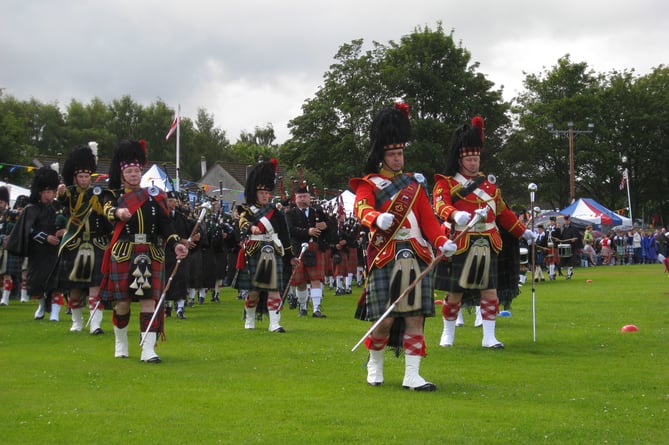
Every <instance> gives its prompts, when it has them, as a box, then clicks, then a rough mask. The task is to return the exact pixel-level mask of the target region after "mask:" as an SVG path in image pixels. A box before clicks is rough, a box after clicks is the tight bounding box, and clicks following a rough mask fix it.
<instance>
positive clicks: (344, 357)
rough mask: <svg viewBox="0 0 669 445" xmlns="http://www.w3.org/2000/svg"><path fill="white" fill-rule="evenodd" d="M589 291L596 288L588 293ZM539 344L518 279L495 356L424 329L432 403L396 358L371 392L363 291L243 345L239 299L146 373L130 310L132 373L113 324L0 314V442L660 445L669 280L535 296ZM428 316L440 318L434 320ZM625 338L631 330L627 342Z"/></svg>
mask: <svg viewBox="0 0 669 445" xmlns="http://www.w3.org/2000/svg"><path fill="white" fill-rule="evenodd" d="M589 279H591V280H592V282H591V283H587V282H586V280H589ZM535 289H536V291H535V299H536V320H537V324H536V337H537V339H536V342H535V341H533V332H532V289H531V284H530V283H529V282H528V283H527V284H526V285H525V286H524V287H523V289H522V294H521V295H520V296H519V297H518V298H517V299H516V300H515V301H514V304H513V308H512V310H511V312H512V316H511V317H504V318H499V319H498V324H497V326H498V328H497V337H498V338H499V339H500V340H502V341H503V342H504V343H505V344H506V349H505V350H495V351H494V350H484V349H482V348H481V331H480V329H479V328H474V327H473V320H474V317H473V314H465V320H466V326H465V327H460V328H457V331H456V342H455V346H454V347H453V348H448V349H444V348H440V347H439V346H438V343H439V336H440V333H441V328H442V323H441V319H440V318H433V319H428V321H427V325H426V340H427V345H428V355H427V357H426V358H425V359H424V360H423V364H422V367H421V374H422V375H423V376H424V377H425V378H426V379H428V380H430V381H432V382H434V383H436V384H437V386H438V390H437V391H436V392H433V393H416V392H410V391H406V390H403V389H402V387H401V384H402V377H403V372H404V360H403V358H395V357H394V356H392V354H391V353H387V356H386V367H385V385H384V386H381V387H369V386H367V384H366V381H365V378H366V370H365V368H364V364H365V361H366V356H367V353H366V350H365V348H364V346H362V347H361V348H359V349H358V350H357V351H356V352H351V348H352V347H353V345H355V343H356V342H357V341H358V340H359V339H360V337H361V336H362V335H363V334H364V333H365V331H366V330H367V329H368V327H369V325H368V324H367V323H363V322H360V321H357V320H355V319H353V313H354V310H355V302H356V300H357V297H358V296H357V295H356V293H357V290H355V291H354V294H353V295H346V296H335V295H334V292H333V291H327V290H326V295H325V301H324V312H325V313H326V314H327V315H328V318H327V319H324V320H321V319H314V318H311V317H305V318H298V316H297V312H296V311H294V310H289V309H288V308H286V309H285V310H284V312H283V320H282V324H283V325H284V327H285V328H286V330H287V331H288V332H287V333H285V334H274V333H269V332H267V330H266V329H267V320H266V319H265V320H263V321H262V322H260V323H258V327H257V329H256V330H254V331H245V330H244V329H243V322H242V320H241V314H242V302H241V301H239V300H237V299H236V291H233V290H231V289H229V288H228V289H226V291H225V292H224V293H223V295H222V298H221V300H222V301H221V303H220V304H216V303H211V302H210V301H209V298H207V302H206V303H205V304H204V305H196V307H194V308H192V309H187V313H186V316H187V319H186V320H177V319H176V318H174V317H173V318H169V319H167V322H166V334H167V341H166V342H165V343H161V344H160V345H159V347H158V349H157V351H158V353H159V354H160V355H161V357H162V358H163V363H161V364H158V365H153V364H146V363H141V362H140V361H139V352H140V350H139V346H138V341H139V332H138V331H139V328H138V324H139V323H138V321H137V315H138V313H137V311H138V307H137V306H136V305H133V308H132V309H133V315H132V318H131V325H130V338H131V343H130V355H131V357H130V358H129V359H125V360H124V359H115V358H114V357H113V352H114V338H113V331H112V327H111V313H110V312H106V313H105V320H104V323H103V328H105V330H106V331H107V333H106V334H105V335H103V336H96V337H94V336H90V335H88V334H87V333H70V332H69V327H70V322H69V320H68V319H67V318H68V316H66V315H65V314H64V313H63V314H61V321H60V322H58V323H56V322H49V321H45V320H43V321H33V320H32V314H33V311H34V309H35V307H36V305H35V303H34V302H31V303H29V304H21V303H19V302H18V301H16V300H12V301H11V304H10V306H7V307H0V363H1V367H2V379H0V442H1V443H3V444H41V443H44V444H47V443H48V444H61V443H62V444H80V443H81V444H93V443H99V444H127V443H133V444H139V443H146V444H153V443H161V444H190V443H203V444H204V443H225V444H253V443H260V444H262V443H265V444H273V445H274V444H298V443H299V444H301V443H308V444H319V443H324V444H325V443H327V444H331V443H346V444H349V443H356V444H357V443H369V444H431V443H435V444H437V443H439V444H444V443H449V444H451V443H452V444H537V443H552V444H630V443H638V444H665V443H668V442H669V356H668V354H667V348H668V345H669V343H668V340H669V278H668V277H667V275H666V274H665V273H663V267H662V266H660V265H653V266H616V267H598V268H586V269H576V272H575V276H574V279H573V280H571V281H566V280H564V279H558V281H555V282H545V283H537V285H536V287H535ZM437 309H438V310H439V309H440V306H438V307H437ZM626 324H635V325H636V326H638V327H639V332H636V333H621V332H620V328H621V327H622V326H623V325H626Z"/></svg>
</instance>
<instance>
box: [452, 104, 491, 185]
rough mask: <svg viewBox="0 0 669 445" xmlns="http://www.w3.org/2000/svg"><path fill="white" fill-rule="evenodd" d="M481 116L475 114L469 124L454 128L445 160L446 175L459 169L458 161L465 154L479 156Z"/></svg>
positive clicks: (482, 138)
mask: <svg viewBox="0 0 669 445" xmlns="http://www.w3.org/2000/svg"><path fill="white" fill-rule="evenodd" d="M483 140H484V135H483V118H481V116H475V117H474V118H472V121H471V123H470V124H465V125H463V126H461V127H459V128H458V129H457V130H455V133H454V134H453V138H452V139H451V151H450V152H449V154H448V160H447V161H446V171H445V173H446V175H448V176H453V175H455V174H456V173H457V172H458V170H459V163H458V161H459V160H460V158H463V157H465V156H480V155H481V152H482V151H483Z"/></svg>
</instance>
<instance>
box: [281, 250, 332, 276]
mask: <svg viewBox="0 0 669 445" xmlns="http://www.w3.org/2000/svg"><path fill="white" fill-rule="evenodd" d="M309 250H313V251H315V252H316V264H315V265H313V266H311V267H307V266H305V265H304V261H300V264H299V265H298V266H297V268H296V269H295V271H294V272H295V273H294V274H293V279H292V280H290V285H291V286H298V285H300V284H303V283H308V282H310V281H324V280H325V270H326V269H325V264H326V257H329V256H330V252H327V253H326V252H321V251H320V249H319V248H318V244H316V243H309Z"/></svg>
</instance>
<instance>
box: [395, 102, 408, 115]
mask: <svg viewBox="0 0 669 445" xmlns="http://www.w3.org/2000/svg"><path fill="white" fill-rule="evenodd" d="M395 108H397V109H398V110H400V111H402V112H403V113H404V114H406V116H407V118H410V117H411V116H410V114H409V104H407V103H406V102H403V101H397V102H395Z"/></svg>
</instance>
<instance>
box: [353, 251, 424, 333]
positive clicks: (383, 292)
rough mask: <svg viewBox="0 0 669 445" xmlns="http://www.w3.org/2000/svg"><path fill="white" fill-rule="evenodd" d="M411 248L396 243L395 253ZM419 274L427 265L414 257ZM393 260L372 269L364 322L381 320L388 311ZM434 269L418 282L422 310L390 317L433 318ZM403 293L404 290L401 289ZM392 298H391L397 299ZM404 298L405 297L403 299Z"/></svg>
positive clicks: (366, 297) (391, 314) (395, 313)
mask: <svg viewBox="0 0 669 445" xmlns="http://www.w3.org/2000/svg"><path fill="white" fill-rule="evenodd" d="M406 248H411V244H409V243H398V244H397V246H396V251H398V252H399V251H400V250H401V249H406ZM416 260H417V261H418V265H419V266H420V272H418V273H417V274H419V273H421V272H422V271H423V270H425V268H426V267H427V264H426V263H425V262H424V261H423V260H422V259H421V258H420V257H418V256H417V257H416ZM394 265H395V260H394V259H393V260H391V261H390V262H389V263H388V264H386V265H385V266H384V267H383V268H381V269H379V268H377V267H372V270H371V272H370V275H369V280H368V283H367V294H366V296H365V300H366V301H365V305H366V309H367V314H366V318H365V319H366V320H368V321H376V320H378V319H379V318H381V315H383V313H384V312H385V311H386V310H387V309H388V306H389V305H390V304H391V303H392V301H389V300H390V298H391V297H390V295H389V288H390V279H391V276H390V275H391V273H392V270H393V266H394ZM433 281H434V269H433V270H431V271H430V272H429V273H428V274H427V275H426V276H425V277H424V278H423V279H422V280H421V282H420V284H419V286H421V303H422V308H421V309H420V310H417V311H412V312H401V313H398V312H394V311H393V312H391V313H390V317H407V316H415V315H423V316H425V317H434V294H433V292H434V286H433ZM402 291H404V289H402ZM397 297H398V296H394V297H393V298H397ZM405 298H406V297H405Z"/></svg>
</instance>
